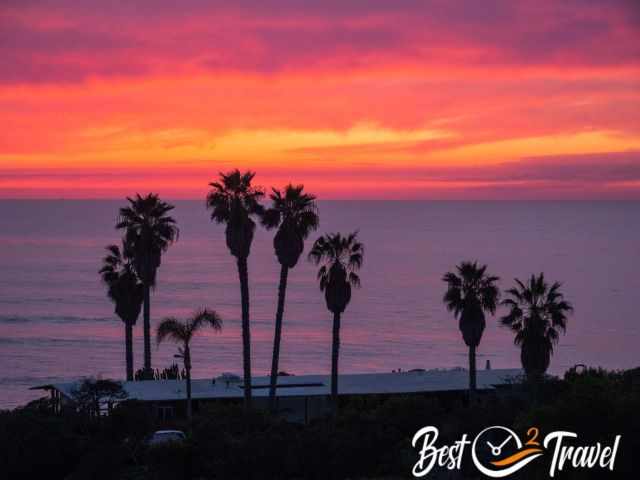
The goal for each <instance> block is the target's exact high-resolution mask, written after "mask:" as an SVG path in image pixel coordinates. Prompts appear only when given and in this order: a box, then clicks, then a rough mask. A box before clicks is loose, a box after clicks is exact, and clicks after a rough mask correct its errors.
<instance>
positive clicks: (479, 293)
mask: <svg viewBox="0 0 640 480" xmlns="http://www.w3.org/2000/svg"><path fill="white" fill-rule="evenodd" d="M456 271H457V274H456V273H453V272H447V273H445V275H444V276H443V277H442V280H443V281H444V282H446V283H447V291H446V292H445V294H444V298H443V302H444V303H445V305H446V306H447V310H449V311H450V312H453V314H454V316H455V318H456V319H458V320H459V323H458V328H459V329H460V332H462V338H463V340H464V343H465V344H466V345H467V346H468V347H469V394H470V395H471V396H472V395H473V394H474V393H475V390H476V348H477V347H478V345H480V340H481V339H482V333H483V332H484V328H485V326H486V322H485V318H484V314H485V312H489V313H490V314H491V315H493V314H495V313H496V306H497V305H496V304H497V301H498V297H499V295H500V292H499V290H498V287H496V285H495V282H497V281H498V280H499V278H498V277H494V276H491V275H488V274H487V266H486V265H482V266H478V262H462V263H460V265H458V266H456Z"/></svg>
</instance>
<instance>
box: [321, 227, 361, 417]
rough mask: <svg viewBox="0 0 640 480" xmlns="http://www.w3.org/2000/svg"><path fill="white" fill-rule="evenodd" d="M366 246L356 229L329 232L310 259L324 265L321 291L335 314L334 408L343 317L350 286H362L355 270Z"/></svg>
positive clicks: (333, 358)
mask: <svg viewBox="0 0 640 480" xmlns="http://www.w3.org/2000/svg"><path fill="white" fill-rule="evenodd" d="M363 255H364V247H363V245H362V243H360V242H359V241H358V239H357V232H354V233H351V234H350V235H347V236H344V237H343V236H342V235H341V234H339V233H334V234H327V235H324V236H322V237H320V238H319V239H317V240H316V241H315V243H314V244H313V248H312V249H311V251H310V252H309V260H310V261H311V262H313V263H314V264H315V265H320V264H321V265H322V266H321V267H320V269H319V270H318V280H319V281H320V290H321V291H323V292H324V298H325V300H326V302H327V309H328V310H329V311H330V312H332V313H333V342H332V349H331V400H332V403H333V408H334V411H335V409H337V406H338V357H339V354H340V317H341V315H342V313H343V312H344V310H345V308H347V305H348V304H349V301H350V300H351V287H352V286H353V287H360V277H359V276H358V275H357V274H356V273H355V272H356V271H357V270H359V269H360V267H361V266H362V260H363Z"/></svg>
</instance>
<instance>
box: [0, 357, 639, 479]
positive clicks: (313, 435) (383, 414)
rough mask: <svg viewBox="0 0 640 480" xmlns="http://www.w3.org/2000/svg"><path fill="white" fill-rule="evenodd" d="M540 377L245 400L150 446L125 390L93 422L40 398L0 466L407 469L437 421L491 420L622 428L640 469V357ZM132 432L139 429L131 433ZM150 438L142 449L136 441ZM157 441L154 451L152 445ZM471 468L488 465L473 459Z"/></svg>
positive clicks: (140, 470) (147, 473)
mask: <svg viewBox="0 0 640 480" xmlns="http://www.w3.org/2000/svg"><path fill="white" fill-rule="evenodd" d="M528 388H529V384H528V383H523V384H513V385H511V386H510V387H508V388H505V389H504V390H502V391H500V392H494V393H486V392H485V393H482V394H480V395H479V397H478V401H477V402H476V403H474V404H472V405H467V404H466V402H465V401H464V399H463V397H462V396H460V395H454V394H452V395H449V396H447V395H440V396H437V397H433V396H431V397H429V396H423V395H406V396H391V397H387V396H367V397H354V398H350V399H343V402H344V405H343V406H342V408H341V410H340V414H339V415H338V417H337V418H335V419H318V420H316V421H314V422H312V423H310V424H309V425H301V424H293V423H287V422H284V421H282V420H280V419H278V418H276V417H271V416H269V415H267V414H266V413H264V412H260V411H254V410H251V411H248V412H245V410H244V409H243V408H242V407H241V406H240V405H234V404H212V405H209V406H208V407H203V408H202V409H201V411H200V413H199V416H197V417H196V418H195V421H194V431H193V436H192V437H191V438H190V439H189V440H188V442H186V443H185V444H183V445H167V446H162V447H159V448H157V449H156V448H152V449H148V450H146V449H145V448H144V447H143V446H142V445H143V442H142V439H143V438H144V437H145V436H146V435H147V434H149V433H151V432H152V431H153V430H154V429H155V428H157V427H156V426H154V425H153V424H152V422H151V419H150V417H149V411H148V409H146V407H145V406H144V405H141V404H139V403H137V402H129V401H125V402H122V403H120V404H119V405H118V407H117V408H116V409H115V410H114V412H113V414H112V415H111V416H109V417H105V419H104V420H103V421H102V422H100V423H94V424H93V428H92V429H90V430H88V431H86V430H84V429H83V428H80V425H81V420H82V418H81V417H80V416H77V415H66V416H52V415H49V414H45V413H43V412H42V411H40V410H38V408H37V406H35V404H34V408H33V410H31V409H20V410H15V411H12V412H1V413H0V452H2V453H1V454H0V471H2V472H3V474H6V475H5V476H6V478H48V479H51V480H57V479H64V478H69V479H76V478H78V479H79V478H104V479H125V478H130V479H140V480H142V479H154V478H176V479H180V478H187V477H186V476H187V475H188V474H189V468H191V470H192V472H191V473H192V474H193V476H192V478H200V479H226V478H260V479H265V480H267V479H276V478H277V479H282V478H297V479H318V480H320V479H327V478H331V479H347V478H386V477H394V478H395V477H399V478H407V476H408V475H409V473H408V472H410V469H411V467H412V465H413V463H415V461H416V459H417V453H416V451H415V450H414V449H413V448H412V447H411V444H410V442H411V438H412V436H413V434H414V433H415V432H416V430H418V429H419V428H420V427H422V426H425V425H435V426H438V427H439V429H440V439H439V442H441V443H442V444H445V443H450V442H453V441H455V440H458V439H459V438H460V436H461V435H462V434H464V433H467V434H469V435H475V434H476V433H478V432H479V431H481V430H482V429H483V428H485V427H487V426H489V425H504V426H507V427H510V428H512V429H514V430H515V431H516V432H518V433H520V434H524V433H525V432H526V429H527V428H528V427H529V426H531V425H536V426H538V427H539V428H540V431H541V433H542V434H544V433H546V432H549V431H552V430H559V429H562V430H570V431H575V432H578V433H579V435H580V443H583V444H587V443H592V442H597V441H600V442H611V441H612V439H613V436H614V435H617V434H620V435H622V437H623V440H622V442H621V444H620V451H619V453H618V457H617V459H616V466H615V470H614V472H607V474H608V475H607V477H606V478H635V477H634V476H633V473H634V472H635V470H634V452H636V451H638V449H639V448H640V436H639V435H638V433H640V417H639V416H638V415H637V411H638V409H640V369H635V370H628V371H625V372H608V371H604V370H597V369H586V370H584V371H570V372H568V373H567V375H566V376H565V378H564V379H559V380H558V379H556V380H546V381H545V382H544V388H543V389H542V394H541V395H540V397H539V399H538V400H537V402H535V403H532V402H530V400H529V397H528V390H527V389H528ZM126 439H129V441H127V440H126ZM131 443H132V444H134V445H138V446H139V451H140V452H142V453H140V454H135V455H134V454H132V449H131V448H130V447H129V444H131ZM145 450H146V453H145ZM543 467H546V465H545V464H544V463H542V462H541V463H539V464H535V462H534V463H533V464H531V466H528V467H527V468H526V469H525V470H524V471H523V472H524V473H523V474H522V475H515V476H514V477H513V478H542V477H546V476H547V475H548V471H546V468H543ZM462 473H463V475H462V477H464V478H467V477H469V478H474V476H475V477H477V471H474V469H473V468H472V466H471V465H470V464H469V463H468V462H465V463H463V472H462ZM567 473H568V475H565V476H560V477H559V478H571V479H582V478H586V479H598V478H602V471H601V470H574V471H573V472H567Z"/></svg>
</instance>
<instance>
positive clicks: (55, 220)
mask: <svg viewBox="0 0 640 480" xmlns="http://www.w3.org/2000/svg"><path fill="white" fill-rule="evenodd" d="M123 203H124V202H123V201H112V200H108V201H101V200H90V201H67V200H50V201H49V200H48V201H35V200H34V201H18V200H4V201H0V218H2V219H3V222H2V228H1V229H0V408H12V407H15V406H17V405H20V404H23V403H25V402H26V401H28V400H30V399H33V398H37V397H38V396H40V395H41V394H42V393H41V392H39V391H33V390H29V388H30V387H33V386H37V385H42V384H46V383H50V382H54V381H63V380H70V379H76V378H78V377H81V376H101V377H103V378H106V377H109V378H122V377H123V376H124V344H123V338H124V328H123V325H122V323H121V321H120V320H119V319H118V318H117V317H116V316H115V314H114V312H113V305H112V304H111V303H110V302H109V300H108V299H107V297H106V295H105V288H104V286H103V285H102V284H101V283H100V279H99V277H98V274H97V271H98V269H99V268H100V262H101V258H102V256H103V254H104V246H105V245H107V244H108V243H114V242H118V241H119V238H120V236H119V235H120V234H119V232H117V231H116V230H115V229H114V224H115V220H116V217H117V212H118V207H119V206H120V205H122V204H123ZM174 203H175V205H176V208H175V210H174V216H175V218H176V219H177V221H178V224H179V227H180V238H179V241H178V242H177V243H176V244H175V245H173V246H172V247H171V248H170V249H169V251H168V252H167V253H166V254H165V255H164V257H163V259H162V265H161V267H160V269H159V272H158V284H157V287H156V289H155V291H154V292H153V294H152V304H151V314H152V323H153V324H156V323H157V322H158V320H159V319H161V318H162V317H164V316H168V315H176V316H185V315H188V314H189V313H190V312H191V311H193V310H194V309H196V308H199V307H203V306H206V307H210V308H213V309H215V310H217V311H218V312H219V313H220V314H221V316H222V317H223V319H224V322H225V323H224V329H223V331H222V333H220V334H216V333H214V332H204V333H203V334H202V335H201V336H199V337H198V338H197V339H196V340H195V341H194V346H193V353H192V356H193V364H194V366H193V369H194V373H193V374H194V377H195V378H207V377H213V376H216V375H218V374H220V373H222V372H235V373H238V374H240V373H241V370H242V367H241V338H240V321H239V317H240V288H239V283H238V275H237V271H236V265H235V262H234V260H233V258H232V257H231V256H230V254H229V252H228V250H227V248H226V245H225V241H224V227H223V226H220V225H215V224H212V223H211V222H210V221H209V216H208V213H207V211H206V210H205V207H204V201H176V202H174ZM319 210H320V216H321V225H320V229H319V231H318V232H316V233H314V234H312V235H311V237H310V238H309V240H308V241H307V244H306V249H305V255H306V252H307V251H308V248H309V247H310V245H311V243H312V241H313V240H315V238H317V236H319V234H321V233H324V232H336V231H339V232H350V231H353V230H358V232H359V236H360V238H361V240H362V242H363V243H364V245H365V260H364V265H363V268H362V270H361V279H362V288H361V289H359V290H356V291H354V293H353V296H352V301H351V304H350V305H349V306H348V308H347V310H346V312H345V314H344V316H343V323H342V325H343V327H342V347H341V358H340V368H341V371H342V372H353V373H356V372H388V371H391V370H394V369H398V368H401V369H403V370H404V369H407V370H408V369H412V368H427V369H429V368H452V367H456V366H463V367H464V366H466V362H467V349H466V347H465V345H464V343H463V341H462V338H461V335H460V333H459V331H458V327H457V322H456V321H455V320H454V319H453V317H452V315H451V314H450V313H449V312H447V311H446V309H445V308H444V305H443V303H442V295H443V293H444V283H443V282H442V280H441V278H442V275H443V273H445V272H446V271H448V270H450V269H452V268H454V266H455V264H456V263H458V262H460V261H462V260H467V259H469V260H478V261H480V262H482V263H486V264H488V266H489V272H490V273H493V274H496V275H498V276H500V277H501V281H500V286H501V287H502V288H508V287H510V286H512V284H513V278H514V277H519V278H525V277H527V276H529V275H531V274H532V273H538V272H544V273H545V276H546V277H547V278H548V279H549V280H551V281H553V280H559V281H561V282H563V284H564V286H563V291H564V292H565V294H566V297H567V298H568V299H569V300H570V301H571V302H572V303H573V304H574V307H575V312H574V315H573V316H572V317H571V318H570V319H569V324H568V331H567V334H566V335H565V336H563V337H562V338H561V340H560V343H559V345H558V346H557V348H556V351H555V355H554V356H553V359H552V364H551V371H552V372H554V373H562V372H563V371H564V370H566V369H567V368H569V367H571V366H573V365H575V364H578V363H582V364H587V365H593V366H603V367H606V368H627V367H634V366H638V365H639V364H640V354H639V353H638V352H639V351H640V350H639V349H638V344H639V343H640V315H639V314H638V307H637V296H638V292H640V275H639V274H638V272H640V222H638V218H639V216H638V213H640V203H638V202H548V201H545V202H542V201H541V202H506V201H505V202H430V201H416V202H410V201H321V202H319ZM272 239H273V233H272V232H267V231H264V230H262V229H259V230H258V231H257V234H256V237H255V240H254V244H253V248H252V252H251V257H250V259H249V277H250V296H251V325H252V332H251V333H252V349H253V350H252V354H253V362H252V365H253V372H254V374H255V375H260V374H267V372H268V371H269V367H270V358H271V349H272V339H273V324H274V316H275V308H276V294H277V286H278V279H279V265H278V263H277V260H276V258H275V255H274V253H273V246H272ZM502 312H503V311H502V310H500V311H499V312H498V314H497V315H496V317H489V318H488V319H487V329H486V330H485V333H484V336H483V339H482V343H481V345H480V347H479V349H478V356H479V358H478V366H479V368H484V365H485V362H486V360H490V362H491V366H492V367H494V368H508V367H518V366H519V351H518V349H517V348H516V347H515V346H514V345H513V336H512V334H511V333H510V332H509V331H508V330H506V329H504V328H502V327H499V325H498V317H499V315H500V313H502ZM141 334H142V319H141V318H140V319H139V322H138V325H137V326H136V329H135V346H134V348H135V363H136V368H138V367H140V366H141V364H142V335H141ZM330 349H331V315H330V313H329V312H328V311H327V310H326V307H325V304H324V298H323V296H322V294H321V293H320V291H319V288H318V285H317V282H316V278H315V268H314V267H313V266H312V265H311V264H309V263H308V262H307V261H306V256H305V257H304V258H301V260H300V262H299V264H298V266H297V267H296V268H295V269H294V270H293V271H292V272H290V274H289V286H288V290H287V302H286V308H285V316H284V331H283V345H282V350H281V352H282V353H281V370H286V371H287V372H290V373H294V374H304V373H328V372H329V365H330ZM175 352H176V347H175V346H174V345H172V344H170V343H166V344H163V345H161V346H160V347H159V348H156V346H155V344H154V347H153V364H154V367H158V368H163V367H165V366H168V365H170V364H171V363H173V361H174V358H173V355H174V353H175Z"/></svg>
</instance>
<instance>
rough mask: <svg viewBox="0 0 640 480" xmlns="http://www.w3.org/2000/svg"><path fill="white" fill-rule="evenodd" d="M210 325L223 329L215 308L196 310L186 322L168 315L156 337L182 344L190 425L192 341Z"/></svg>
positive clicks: (160, 325)
mask: <svg viewBox="0 0 640 480" xmlns="http://www.w3.org/2000/svg"><path fill="white" fill-rule="evenodd" d="M207 326H210V327H212V328H213V329H214V330H216V331H220V330H221V329H222V319H221V318H220V316H218V314H217V313H216V312H215V311H213V310H207V309H203V310H199V311H197V312H195V313H194V314H193V315H192V316H191V317H189V318H187V319H186V320H185V321H184V322H181V321H180V320H178V319H176V318H173V317H167V318H165V319H163V320H162V321H161V322H160V324H159V325H158V329H157V333H156V339H157V342H158V345H160V343H162V342H163V341H164V340H165V339H167V338H168V339H170V340H172V341H173V342H175V343H177V344H179V345H181V347H179V350H178V351H179V352H180V357H181V358H182V359H183V361H184V370H185V373H186V383H187V419H188V420H189V425H191V416H192V408H191V348H190V343H191V340H192V339H193V336H194V335H195V334H196V333H197V332H198V331H199V330H201V329H203V328H204V327H207Z"/></svg>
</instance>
